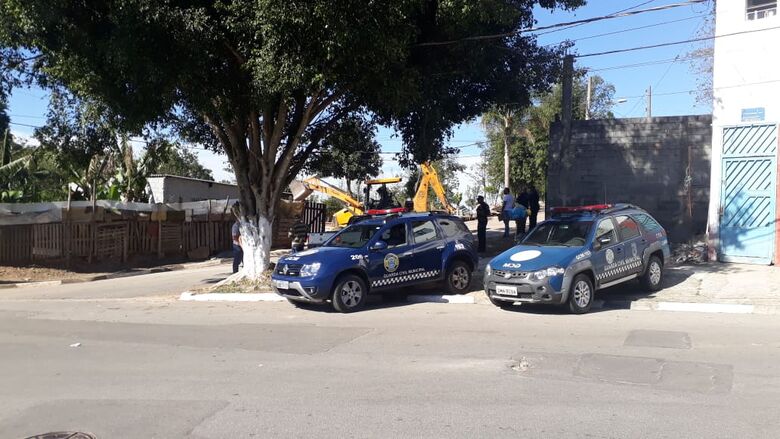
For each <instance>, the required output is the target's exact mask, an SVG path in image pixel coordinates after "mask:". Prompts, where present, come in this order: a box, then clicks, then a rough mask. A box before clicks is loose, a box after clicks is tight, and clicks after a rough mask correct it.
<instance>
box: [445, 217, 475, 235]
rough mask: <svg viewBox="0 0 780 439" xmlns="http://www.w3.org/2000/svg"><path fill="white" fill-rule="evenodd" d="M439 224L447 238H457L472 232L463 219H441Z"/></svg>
mask: <svg viewBox="0 0 780 439" xmlns="http://www.w3.org/2000/svg"><path fill="white" fill-rule="evenodd" d="M439 226H440V227H441V231H442V232H443V233H444V236H445V237H446V238H455V237H459V236H462V235H463V234H469V233H471V232H470V231H469V228H468V227H466V225H465V224H463V223H462V222H461V221H453V220H449V219H440V220H439Z"/></svg>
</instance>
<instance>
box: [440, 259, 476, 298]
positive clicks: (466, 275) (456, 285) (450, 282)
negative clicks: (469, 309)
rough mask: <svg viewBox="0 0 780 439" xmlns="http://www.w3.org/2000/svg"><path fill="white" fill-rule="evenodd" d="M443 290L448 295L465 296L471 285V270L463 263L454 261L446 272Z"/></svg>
mask: <svg viewBox="0 0 780 439" xmlns="http://www.w3.org/2000/svg"><path fill="white" fill-rule="evenodd" d="M444 283H445V288H446V290H447V293H449V294H466V293H468V292H469V285H471V270H469V266H468V265H466V263H465V262H463V261H455V262H453V263H452V264H451V265H450V268H449V269H448V270H447V277H446V278H445V279H444Z"/></svg>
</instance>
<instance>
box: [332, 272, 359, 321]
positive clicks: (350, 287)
mask: <svg viewBox="0 0 780 439" xmlns="http://www.w3.org/2000/svg"><path fill="white" fill-rule="evenodd" d="M366 296H368V288H367V287H366V283H365V282H364V281H363V279H361V278H360V277H359V276H355V275H354V274H348V275H346V276H342V277H340V278H339V279H338V280H337V281H336V286H335V288H333V294H332V296H331V301H332V302H333V308H334V309H335V310H336V311H338V312H343V313H348V312H354V311H358V310H360V309H361V308H363V306H364V305H365V304H366Z"/></svg>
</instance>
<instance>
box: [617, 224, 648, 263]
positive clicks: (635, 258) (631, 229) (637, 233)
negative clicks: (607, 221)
mask: <svg viewBox="0 0 780 439" xmlns="http://www.w3.org/2000/svg"><path fill="white" fill-rule="evenodd" d="M615 223H616V224H617V229H618V235H619V236H620V242H621V243H622V244H623V251H624V252H625V258H624V259H623V265H622V267H621V271H622V274H623V275H625V276H629V275H632V274H637V273H641V272H642V255H643V254H644V252H645V248H646V247H647V239H645V237H643V236H642V230H641V228H640V227H639V224H638V223H637V222H636V221H635V220H634V219H633V218H631V217H630V216H628V215H618V216H616V217H615Z"/></svg>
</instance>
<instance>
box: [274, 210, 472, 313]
mask: <svg viewBox="0 0 780 439" xmlns="http://www.w3.org/2000/svg"><path fill="white" fill-rule="evenodd" d="M477 262H478V256H477V252H476V249H475V245H474V242H473V237H472V234H471V232H470V231H469V229H468V227H466V225H465V224H464V223H463V221H462V220H461V219H460V218H458V217H455V216H451V215H447V214H439V213H408V214H394V215H388V216H382V217H375V218H366V219H362V220H361V221H360V222H358V223H354V224H352V225H350V226H348V227H346V228H345V229H343V230H341V231H340V232H339V233H337V234H336V235H334V236H333V237H331V238H330V239H328V240H327V241H326V242H325V243H324V244H323V245H322V246H320V247H317V248H313V249H310V250H306V251H303V252H300V253H295V254H291V255H289V256H285V257H283V258H281V259H280V260H279V262H278V263H277V264H276V267H275V268H274V272H273V275H272V276H271V279H272V284H273V288H274V290H275V291H276V292H277V293H278V294H280V295H282V296H284V297H286V298H287V299H288V300H289V301H290V302H291V303H293V304H295V305H300V304H303V303H324V302H327V301H330V302H331V303H332V304H333V307H334V308H335V309H336V310H337V311H340V312H352V311H356V310H359V309H360V308H362V307H363V305H364V304H365V302H366V296H367V295H368V294H373V293H382V292H384V291H387V290H390V289H394V288H408V287H410V286H415V285H419V284H421V283H429V282H443V283H444V287H445V288H446V289H447V291H448V292H449V293H452V294H463V293H466V292H468V289H469V284H470V283H471V275H472V272H473V271H474V269H475V268H476V267H477Z"/></svg>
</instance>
